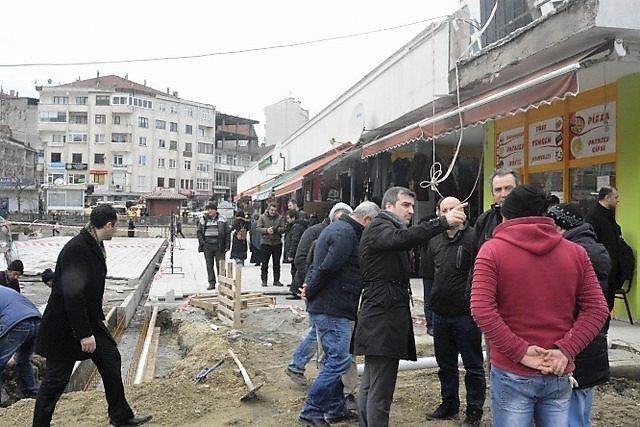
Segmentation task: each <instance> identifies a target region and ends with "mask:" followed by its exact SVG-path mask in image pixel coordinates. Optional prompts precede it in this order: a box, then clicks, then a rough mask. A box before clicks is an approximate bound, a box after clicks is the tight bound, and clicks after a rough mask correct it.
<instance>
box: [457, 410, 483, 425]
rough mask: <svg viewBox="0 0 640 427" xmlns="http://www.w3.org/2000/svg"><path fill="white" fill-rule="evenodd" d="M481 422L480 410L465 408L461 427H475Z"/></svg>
mask: <svg viewBox="0 0 640 427" xmlns="http://www.w3.org/2000/svg"><path fill="white" fill-rule="evenodd" d="M480 421H482V409H474V408H467V413H466V415H465V417H464V421H463V422H462V427H477V426H479V425H480Z"/></svg>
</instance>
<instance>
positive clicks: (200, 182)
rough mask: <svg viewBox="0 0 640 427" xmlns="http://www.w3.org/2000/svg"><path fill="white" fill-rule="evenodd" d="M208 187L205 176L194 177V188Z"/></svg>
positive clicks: (202, 188) (205, 188)
mask: <svg viewBox="0 0 640 427" xmlns="http://www.w3.org/2000/svg"><path fill="white" fill-rule="evenodd" d="M208 189H209V180H208V179H206V178H197V179H196V190H208Z"/></svg>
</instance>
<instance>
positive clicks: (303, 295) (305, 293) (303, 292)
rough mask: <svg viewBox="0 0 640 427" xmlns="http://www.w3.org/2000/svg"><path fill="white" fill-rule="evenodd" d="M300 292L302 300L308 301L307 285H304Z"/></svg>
mask: <svg viewBox="0 0 640 427" xmlns="http://www.w3.org/2000/svg"><path fill="white" fill-rule="evenodd" d="M298 290H299V291H300V298H302V299H304V300H306V299H307V292H306V291H307V284H306V283H303V284H302V287H301V288H298Z"/></svg>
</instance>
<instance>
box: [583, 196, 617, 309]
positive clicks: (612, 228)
mask: <svg viewBox="0 0 640 427" xmlns="http://www.w3.org/2000/svg"><path fill="white" fill-rule="evenodd" d="M619 197H620V196H619V194H618V190H616V189H615V188H614V187H610V186H604V187H602V188H600V190H599V191H598V202H597V203H596V205H595V206H594V207H593V208H592V209H591V210H590V211H589V213H588V214H587V216H586V217H585V218H584V220H585V221H586V222H588V223H589V224H591V225H592V226H593V231H594V232H595V233H596V240H597V241H598V242H599V243H602V244H603V245H604V247H605V248H607V252H608V253H609V258H611V271H610V272H609V280H608V283H609V287H608V289H607V293H606V294H605V295H604V296H605V298H606V300H607V305H608V306H609V310H613V304H614V302H615V295H616V291H617V290H618V289H620V286H622V282H623V280H622V279H621V277H620V239H621V236H622V230H621V229H620V225H618V223H617V222H616V207H617V206H618V199H619Z"/></svg>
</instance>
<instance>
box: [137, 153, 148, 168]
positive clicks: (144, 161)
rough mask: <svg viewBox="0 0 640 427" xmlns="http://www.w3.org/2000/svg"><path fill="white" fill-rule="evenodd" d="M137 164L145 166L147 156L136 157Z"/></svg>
mask: <svg viewBox="0 0 640 427" xmlns="http://www.w3.org/2000/svg"><path fill="white" fill-rule="evenodd" d="M138 164H139V165H140V166H147V156H145V155H144V154H141V155H139V156H138Z"/></svg>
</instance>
